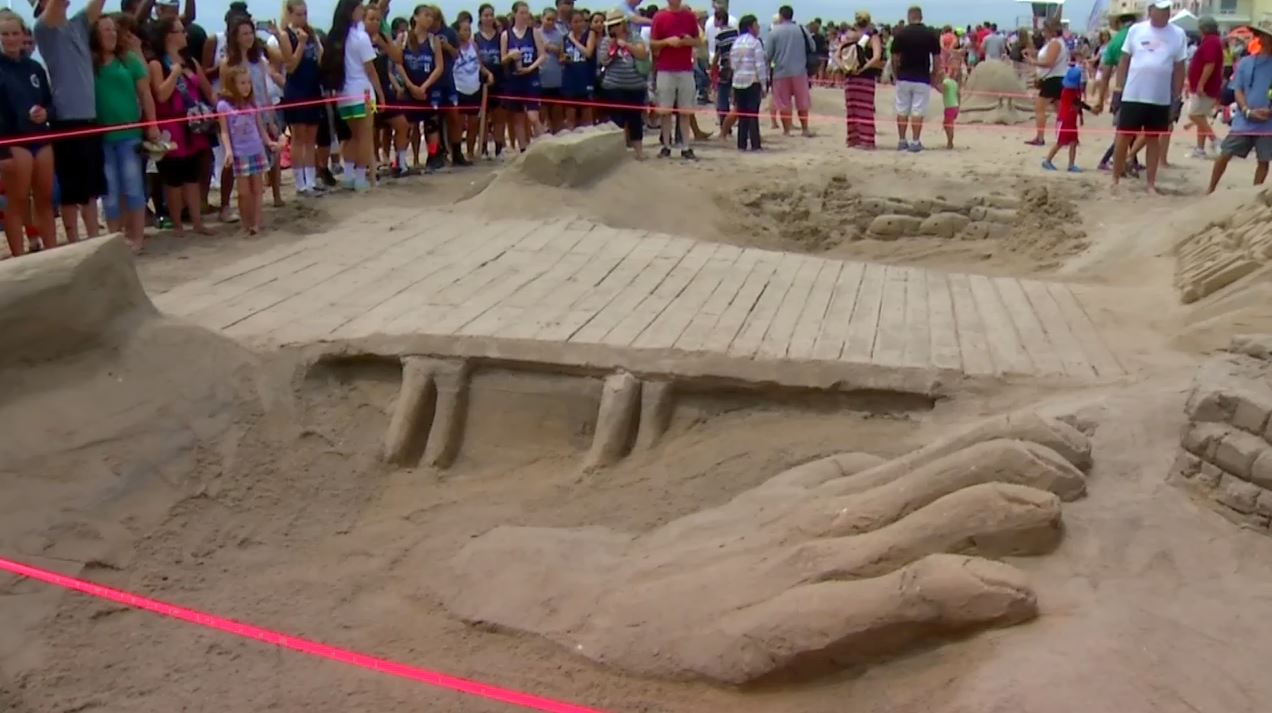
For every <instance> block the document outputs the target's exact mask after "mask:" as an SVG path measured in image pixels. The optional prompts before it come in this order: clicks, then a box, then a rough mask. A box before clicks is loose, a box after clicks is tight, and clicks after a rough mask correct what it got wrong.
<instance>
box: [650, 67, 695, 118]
mask: <svg viewBox="0 0 1272 713" xmlns="http://www.w3.org/2000/svg"><path fill="white" fill-rule="evenodd" d="M654 85H655V86H654V90H655V92H654V93H655V98H654V101H655V102H656V103H657V105H658V108H659V109H672V108H675V109H693V108H694V102H695V101H697V93H698V88H697V86H696V85H695V84H694V82H693V72H692V71H689V72H659V73H658V79H657V81H656V82H654Z"/></svg>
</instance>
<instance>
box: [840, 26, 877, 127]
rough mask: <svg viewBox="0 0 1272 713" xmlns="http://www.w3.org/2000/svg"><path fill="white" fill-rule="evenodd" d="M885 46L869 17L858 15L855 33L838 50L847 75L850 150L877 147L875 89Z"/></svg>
mask: <svg viewBox="0 0 1272 713" xmlns="http://www.w3.org/2000/svg"><path fill="white" fill-rule="evenodd" d="M883 63H884V56H883V42H882V40H880V39H879V33H878V32H876V31H875V28H874V25H873V24H872V23H871V22H870V13H868V12H865V11H861V12H858V13H857V17H856V22H854V23H853V29H852V31H850V32H849V33H848V36H847V37H845V38H844V42H843V44H842V45H841V46H840V48H839V64H840V66H841V67H842V68H843V71H844V73H845V75H846V76H845V79H844V112H845V117H846V122H847V126H848V148H858V149H865V150H871V149H873V148H874V147H875V85H877V84H878V83H879V76H880V75H881V74H882V73H883Z"/></svg>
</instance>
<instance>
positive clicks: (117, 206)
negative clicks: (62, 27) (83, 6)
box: [89, 15, 158, 252]
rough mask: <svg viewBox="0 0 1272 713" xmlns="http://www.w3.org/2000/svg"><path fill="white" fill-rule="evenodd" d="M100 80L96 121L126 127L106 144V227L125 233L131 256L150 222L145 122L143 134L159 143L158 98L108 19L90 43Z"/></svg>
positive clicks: (102, 20)
mask: <svg viewBox="0 0 1272 713" xmlns="http://www.w3.org/2000/svg"><path fill="white" fill-rule="evenodd" d="M89 47H90V49H91V50H92V52H93V69H94V72H95V76H96V83H95V90H96V96H97V120H98V121H99V122H101V124H102V125H103V126H125V127H128V128H123V129H118V130H116V131H110V132H108V133H107V134H106V136H105V137H104V139H103V141H102V151H103V152H104V153H105V163H106V186H107V192H106V198H105V201H104V203H105V207H106V224H107V225H108V226H109V227H110V229H111V230H115V231H118V230H123V233H124V239H125V240H127V241H128V245H129V247H131V248H132V249H133V252H141V242H142V237H143V234H144V231H145V220H146V182H145V173H144V172H143V170H142V160H141V156H140V154H139V152H138V147H139V146H140V144H141V137H142V129H141V128H140V127H138V126H137V124H138V123H139V122H140V121H141V120H142V119H145V121H146V124H147V126H146V128H145V133H146V135H147V136H148V137H149V138H150V139H151V140H154V139H157V138H158V130H157V129H156V128H155V126H154V124H153V122H154V120H155V103H154V97H153V96H152V95H151V94H150V84H149V79H148V77H149V75H148V73H147V71H146V65H145V64H144V63H143V62H142V59H141V57H138V56H137V55H136V54H135V53H133V52H129V51H128V50H127V48H126V47H125V46H124V44H123V43H122V42H121V41H120V38H119V28H118V26H117V25H116V23H115V20H114V18H113V17H112V16H110V15H102V16H101V17H100V18H98V20H97V23H96V24H95V25H94V26H93V33H92V35H91V37H90V39H89Z"/></svg>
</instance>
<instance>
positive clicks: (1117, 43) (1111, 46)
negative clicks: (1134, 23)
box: [1104, 22, 1131, 67]
mask: <svg viewBox="0 0 1272 713" xmlns="http://www.w3.org/2000/svg"><path fill="white" fill-rule="evenodd" d="M1130 31H1131V23H1129V22H1128V23H1126V24H1125V25H1123V26H1122V29H1120V30H1118V31H1117V34H1116V35H1113V39H1111V40H1109V43H1108V44H1107V45H1105V46H1104V66H1105V67H1116V66H1117V65H1118V63H1119V62H1121V61H1122V45H1124V44H1126V34H1127V33H1128V32H1130Z"/></svg>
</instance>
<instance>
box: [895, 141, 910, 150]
mask: <svg viewBox="0 0 1272 713" xmlns="http://www.w3.org/2000/svg"><path fill="white" fill-rule="evenodd" d="M909 150H910V144H908V143H906V140H905V139H901V140H900V141H898V142H897V151H909Z"/></svg>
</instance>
